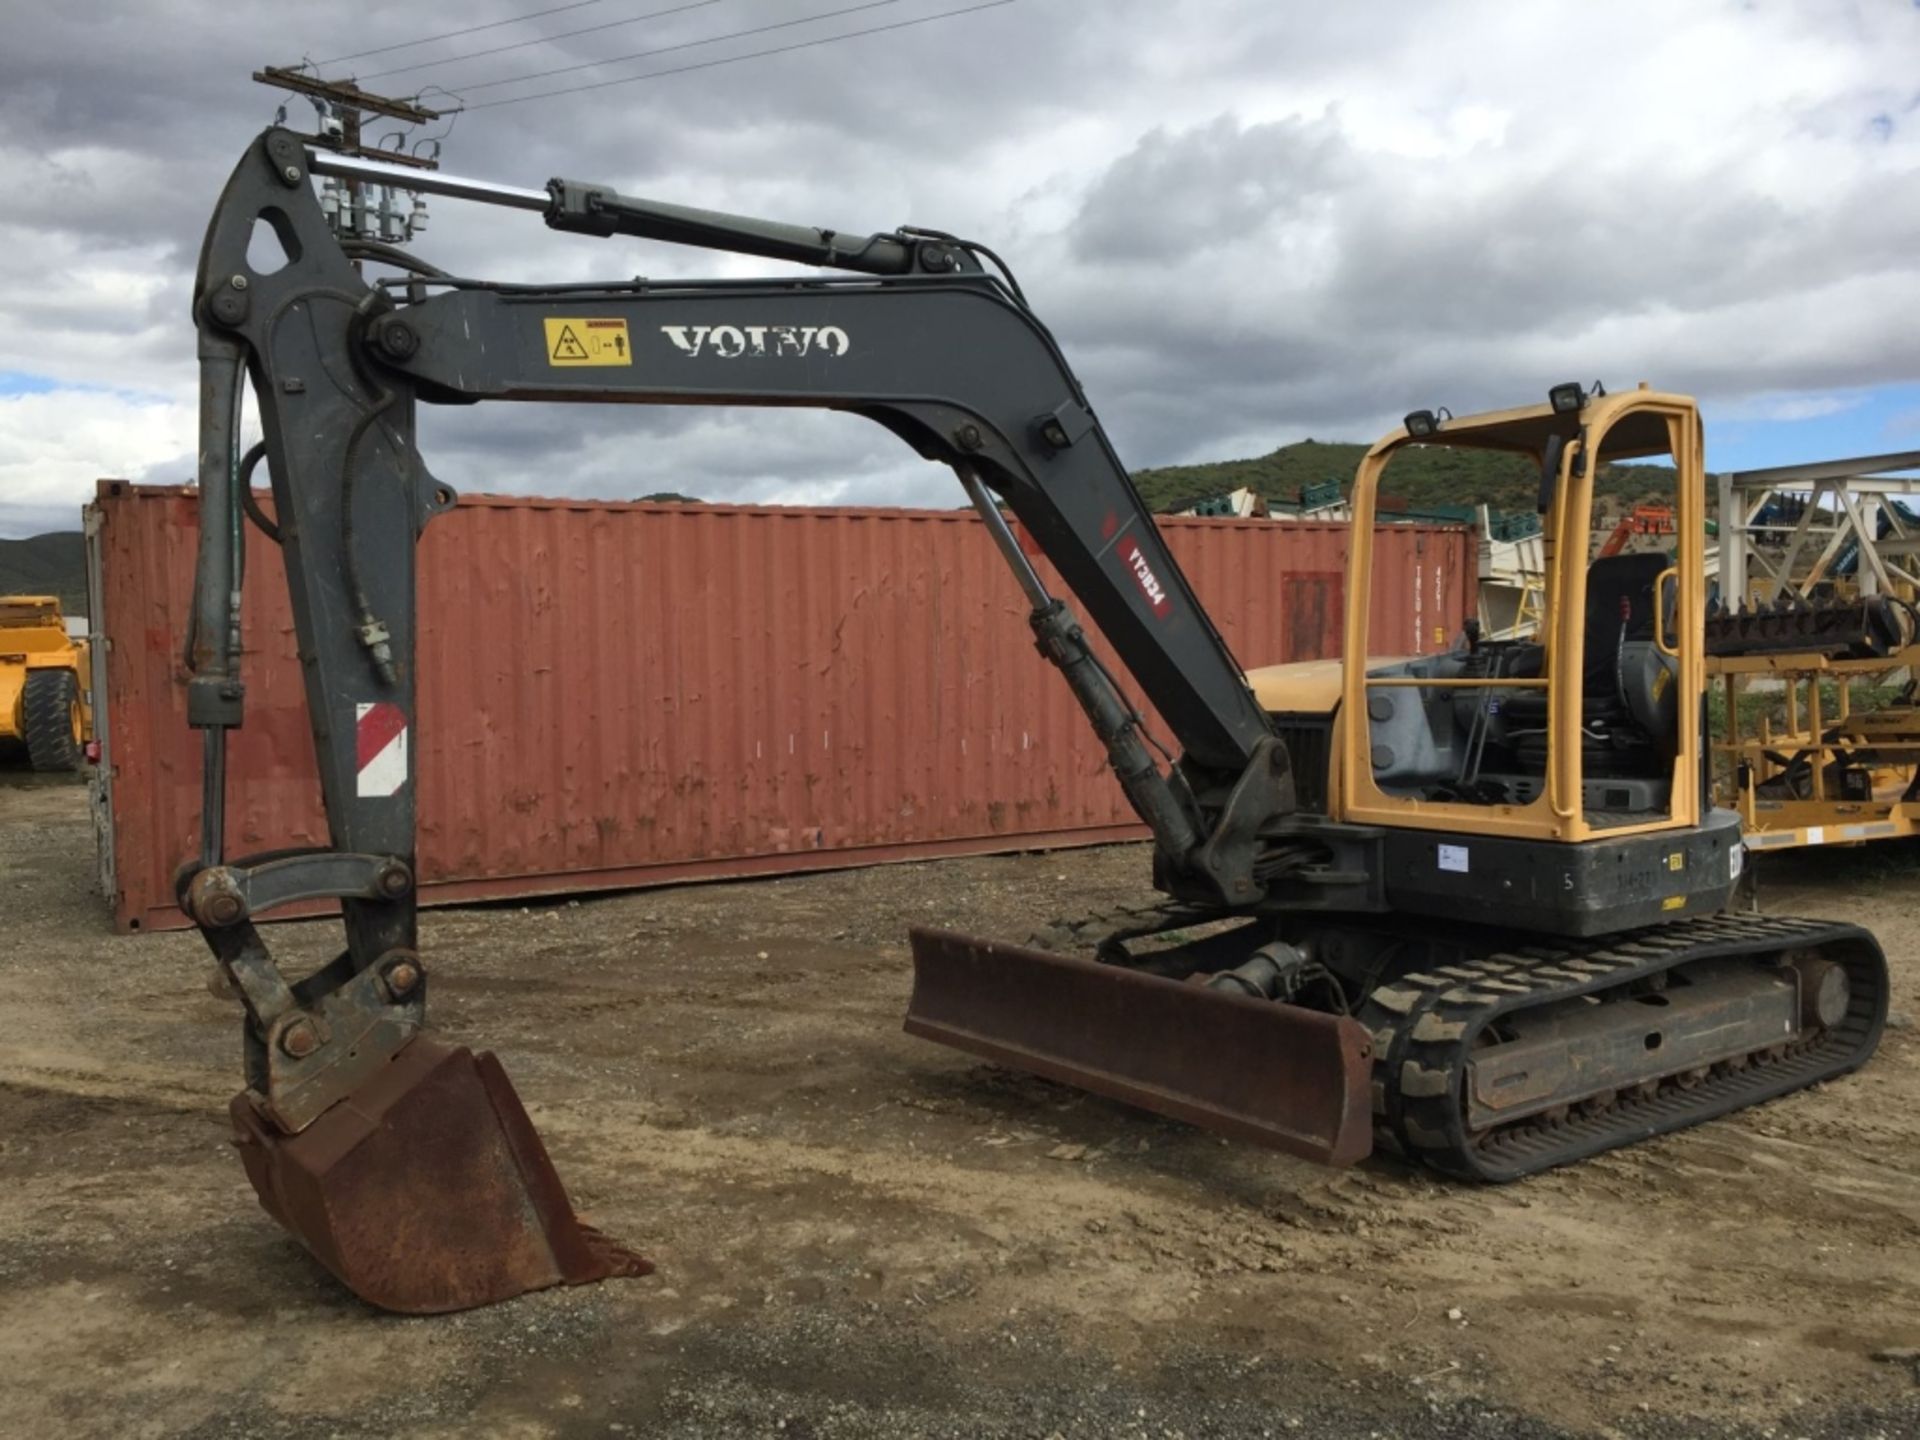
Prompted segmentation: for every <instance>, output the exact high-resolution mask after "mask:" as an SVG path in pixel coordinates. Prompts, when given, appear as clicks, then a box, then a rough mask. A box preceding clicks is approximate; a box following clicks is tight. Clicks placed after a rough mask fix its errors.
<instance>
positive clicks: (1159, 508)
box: [1133, 440, 1672, 513]
mask: <svg viewBox="0 0 1920 1440" xmlns="http://www.w3.org/2000/svg"><path fill="white" fill-rule="evenodd" d="M1366 453H1367V447H1366V446H1365V445H1356V444H1349V443H1344V442H1338V441H1326V440H1300V441H1296V442H1295V443H1294V444H1292V445H1282V446H1281V447H1280V448H1279V449H1278V450H1275V451H1274V452H1273V453H1272V454H1270V455H1262V456H1260V457H1258V458H1257V459H1251V460H1216V461H1212V462H1210V463H1208V464H1204V465H1167V466H1163V467H1161V468H1159V469H1155V470H1136V471H1134V473H1133V483H1134V485H1135V486H1136V487H1137V488H1138V489H1139V491H1140V495H1141V498H1142V499H1144V500H1145V501H1146V502H1147V506H1148V508H1149V509H1151V510H1154V511H1156V512H1159V513H1165V512H1167V511H1169V510H1180V509H1184V508H1185V507H1186V506H1188V505H1190V504H1192V503H1193V502H1194V501H1195V500H1199V499H1203V498H1205V497H1207V496H1209V495H1219V494H1222V493H1224V492H1226V491H1228V490H1238V489H1240V488H1241V487H1242V486H1245V487H1247V488H1248V489H1251V490H1255V491H1258V492H1259V493H1260V494H1261V495H1264V496H1265V497H1266V498H1267V499H1268V500H1270V501H1285V502H1291V501H1293V500H1294V499H1295V498H1296V497H1297V496H1298V495H1299V492H1300V491H1301V490H1302V489H1303V488H1304V487H1306V486H1308V485H1317V484H1320V483H1321V482H1322V481H1325V480H1338V481H1339V482H1340V488H1341V490H1342V491H1346V490H1348V489H1350V488H1352V484H1353V472H1354V471H1355V470H1356V469H1358V468H1359V465H1360V460H1361V457H1362V456H1364V455H1365V454H1366ZM1539 489H1540V470H1539V466H1538V465H1536V464H1535V463H1534V462H1533V461H1532V460H1529V459H1526V458H1524V457H1522V456H1518V455H1504V454H1501V453H1499V452H1497V451H1492V450H1456V449H1450V448H1448V447H1447V446H1444V445H1416V446H1414V447H1412V448H1411V449H1408V450H1405V451H1403V452H1401V454H1399V455H1398V456H1396V457H1395V458H1394V460H1393V463H1392V464H1391V465H1389V466H1388V467H1387V472H1386V476H1385V490H1386V493H1387V494H1389V495H1391V496H1393V497H1394V498H1395V499H1397V500H1402V501H1405V502H1406V504H1407V505H1408V506H1410V507H1412V508H1414V509H1416V510H1417V509H1425V508H1426V507H1428V506H1434V505H1478V504H1482V503H1484V504H1488V505H1491V506H1492V507H1493V508H1494V509H1495V510H1497V511H1531V510H1532V509H1533V508H1534V505H1535V503H1536V501H1537V499H1538V496H1539ZM1595 491H1596V494H1598V495H1600V496H1613V497H1615V498H1617V499H1619V500H1621V501H1623V502H1625V503H1628V504H1631V503H1632V502H1633V501H1636V500H1642V499H1648V498H1656V499H1657V498H1660V497H1662V496H1664V495H1669V494H1671V493H1672V482H1671V480H1670V479H1668V478H1666V472H1665V471H1663V470H1661V469H1660V468H1659V467H1656V466H1651V465H1603V466H1601V467H1600V475H1599V478H1598V481H1597V483H1596V486H1595Z"/></svg>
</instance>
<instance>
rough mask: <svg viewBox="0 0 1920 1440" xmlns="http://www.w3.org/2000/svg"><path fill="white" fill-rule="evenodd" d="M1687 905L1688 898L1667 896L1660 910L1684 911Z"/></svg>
mask: <svg viewBox="0 0 1920 1440" xmlns="http://www.w3.org/2000/svg"><path fill="white" fill-rule="evenodd" d="M1686 904H1687V897H1686V896H1684V895H1669V896H1667V898H1666V899H1664V900H1662V901H1661V902H1660V908H1661V909H1662V910H1683V909H1685V908H1686Z"/></svg>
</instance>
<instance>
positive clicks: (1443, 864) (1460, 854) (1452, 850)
mask: <svg viewBox="0 0 1920 1440" xmlns="http://www.w3.org/2000/svg"><path fill="white" fill-rule="evenodd" d="M1440 868H1441V869H1442V870H1452V871H1453V872H1455V873H1456V874H1459V875H1464V874H1466V873H1467V847H1466V846H1464V845H1442V846H1441V847H1440Z"/></svg>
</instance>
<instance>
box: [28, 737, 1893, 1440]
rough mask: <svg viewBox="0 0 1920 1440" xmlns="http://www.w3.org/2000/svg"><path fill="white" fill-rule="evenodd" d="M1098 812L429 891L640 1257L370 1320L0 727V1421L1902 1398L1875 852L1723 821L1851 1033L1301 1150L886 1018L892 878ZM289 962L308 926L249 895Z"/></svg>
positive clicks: (91, 1427)
mask: <svg viewBox="0 0 1920 1440" xmlns="http://www.w3.org/2000/svg"><path fill="white" fill-rule="evenodd" d="M1144 866H1145V857H1144V854H1143V853H1142V852H1141V851H1140V850H1139V849H1138V848H1136V847H1124V846H1123V847H1111V848H1108V849H1102V850H1090V851H1081V852H1073V853H1056V854H1052V855H1029V856H1010V857H999V858H992V859H978V860H961V861H948V862H942V863H938V864H926V865H911V866H894V867H885V868H880V869H873V870H866V871H851V872H844V873H840V874H831V875H818V876H811V877H805V878H799V879H792V880H781V881H761V882H756V883H749V884H728V885H708V886H691V887H684V888H680V889H675V890H665V891H652V892H641V893H634V894H628V895H622V896H613V897H607V898H604V899H597V900H589V901H585V902H580V903H562V904H559V905H555V906H544V905H534V906H529V907H520V906H517V905H515V906H500V907H491V908H474V909H467V910H461V911H445V912H435V913H432V914H430V915H428V916H427V917H426V920H425V923H424V926H423V929H424V936H423V944H424V949H425V953H426V955H427V957H428V963H429V964H430V965H431V966H432V967H433V970H434V977H435V979H434V984H435V992H434V1018H435V1021H436V1024H437V1025H438V1026H439V1027H441V1028H442V1029H443V1030H445V1031H446V1032H448V1033H449V1034H451V1035H453V1036H457V1037H458V1038H460V1039H463V1040H473V1041H475V1042H478V1043H484V1044H486V1045H488V1046H490V1047H492V1048H494V1049H496V1050H497V1051H498V1052H499V1053H500V1054H501V1056H502V1058H503V1060H504V1061H505V1063H506V1065H507V1068H508V1070H509V1072H510V1073H511V1074H512V1076H513V1077H514V1080H515V1082H516V1084H517V1085H518V1087H519V1089H520V1092H521V1094H522V1096H523V1097H524V1098H525V1099H526V1101H527V1103H528V1106H529V1109H530V1111H531V1112H532V1113H533V1115H534V1117H535V1120H536V1121H537V1123H538V1124H539V1125H540V1127H541V1130H542V1132H543V1134H544V1135H545V1136H546V1138H547V1141H548V1144H549V1147H550V1148H551V1150H552V1151H553V1154H554V1158H555V1161H556V1164H557V1165H558V1166H559V1169H560V1171H561V1173H562V1175H563V1176H564V1177H565V1178H566V1180H567V1183H568V1185H569V1187H570V1188H571V1190H572V1191H573V1193H574V1196H575V1199H576V1202H577V1203H578V1204H579V1206H580V1208H581V1209H582V1210H583V1211H586V1212H588V1213H589V1214H590V1215H591V1216H592V1218H593V1219H594V1221H595V1222H596V1223H598V1224H600V1225H601V1226H602V1227H603V1228H605V1229H607V1230H609V1231H610V1232H612V1233H615V1234H618V1235H620V1236H622V1237H623V1238H627V1239H630V1240H631V1241H633V1242H634V1243H636V1244H637V1245H638V1246H640V1247H641V1248H643V1249H645V1250H646V1251H647V1253H649V1254H650V1255H652V1256H653V1257H654V1258H655V1259H656V1260H657V1261H658V1262H659V1266H660V1269H659V1273H658V1274H657V1275H655V1276H653V1277H651V1278H649V1279H646V1280H639V1281H625V1282H617V1283H611V1284H605V1285H600V1286H595V1287H588V1288H585V1289H581V1290H574V1291H565V1292H547V1293H544V1294H540V1295H533V1296H527V1297H524V1298H522V1299H520V1300H517V1301H514V1302H511V1303H509V1304H505V1305H500V1306H496V1307H493V1308H491V1309H488V1310H484V1311H478V1312H473V1313H469V1314H465V1315H458V1316H450V1317H442V1318H438V1319H430V1320H418V1319H399V1318H396V1317H392V1316H386V1315H382V1314H379V1313H376V1312H373V1311H371V1310H369V1309H367V1308H366V1307H364V1306H362V1305H361V1304H360V1303H359V1302H358V1301H356V1300H354V1299H353V1298H352V1297H351V1296H349V1295H347V1294H346V1293H344V1292H343V1291H342V1290H341V1289H340V1288H339V1287H338V1286H337V1285H336V1284H335V1283H334V1282H333V1281H332V1280H331V1278H330V1277H328V1276H327V1275H326V1274H325V1272H324V1271H321V1270H320V1269H319V1268H318V1267H317V1266H315V1265H314V1264H313V1263H312V1262H311V1261H310V1260H308V1259H307V1258H306V1256H305V1255H304V1253H303V1252H302V1251H300V1250H299V1248H298V1247H297V1246H296V1245H294V1244H293V1243H292V1242H291V1241H290V1240H289V1239H288V1238H287V1237H286V1236H285V1235H283V1234H282V1233H281V1232H280V1231H279V1230H277V1229H276V1228H275V1227H274V1226H273V1225H272V1224H271V1222H269V1221H268V1220H267V1218H266V1217H265V1216H264V1215H263V1214H262V1213H261V1212H260V1210H259V1209H258V1208H257V1206H256V1205H255V1204H254V1201H253V1198H252V1193H251V1191H250V1190H249V1189H248V1188H247V1186H246V1183H245V1180H244V1178H243V1177H242V1175H241V1173H240V1169H239V1166H238V1164H237V1163H236V1162H235V1160H234V1159H233V1157H232V1153H231V1149H230V1147H229V1145H228V1143H227V1139H226V1127H225V1120H224V1115H223V1111H224V1106H225V1101H226V1099H227V1097H228V1096H229V1095H230V1094H231V1093H232V1090H233V1089H234V1088H236V1086H237V1081H238V1073H239V1072H238V1046H237V1034H236V1031H237V1022H238V1017H237V1012H236V1011H235V1010H234V1008H233V1007H232V1006H231V1004H230V1003H229V1002H224V1001H221V1000H217V999H215V998H214V997H213V996H212V995H210V994H209V993H208V991H207V989H206V988H205V986H204V984H203V980H204V976H205V972H206V969H207V962H206V960H205V956H204V952H203V951H202V950H201V949H200V947H199V943H198V941H197V940H196V939H194V938H193V937H190V936H186V935H152V936H141V937H135V938H123V937H116V936H113V935H112V934H111V933H110V929H109V926H108V920H107V913H106V908H105V905H104V902H103V901H102V899H101V897H100V896H99V895H98V894H96V893H94V891H93V888H92V886H93V880H92V853H91V837H90V834H89V831H88V826H87V819H86V808H85V793H84V791H83V790H82V789H80V788H79V787H77V786H74V785H68V784H49V783H46V782H44V781H40V780H36V779H34V778H32V777H26V776H21V775H18V774H10V773H0V896H4V898H5V901H6V904H7V913H8V915H9V917H10V919H9V925H8V931H9V938H8V941H7V943H6V944H5V945H4V947H0V1376H4V1377H5V1380H4V1382H0V1434H6V1435H14V1434H18V1435H46V1434H54V1433H59V1434H63V1435H112V1436H116V1437H120V1436H175V1435H190V1436H241V1435H244V1436H256V1435H261V1436H272V1435H289V1436H290V1435H295V1434H298V1435H300V1436H303V1437H311V1436H315V1435H328V1436H332V1435H343V1436H358V1435H394V1434H409V1435H446V1436H453V1435H472V1434H483V1433H484V1434H497V1435H508V1436H528V1437H535V1436H569V1437H570V1436H589V1435H591V1436H598V1437H605V1436H619V1435H632V1436H642V1435H644V1436H674V1437H677V1436H688V1437H691V1436H753V1435H764V1436H769V1437H779V1436H786V1437H807V1440H812V1437H822V1440H825V1437H860V1436H886V1437H894V1436H911V1435H924V1436H999V1435H1006V1436H1032V1437H1047V1436H1052V1435H1059V1436H1063V1437H1082V1436H1085V1437H1105V1436H1136V1435H1137V1436H1155V1437H1171V1436H1186V1437H1199V1436H1214V1435H1219V1436H1240V1435H1275V1436H1284V1435H1289V1434H1300V1435H1305V1436H1315V1437H1349V1436H1351V1437H1381V1440H1389V1437H1482V1436H1485V1437H1563V1436H1583V1437H1584V1436H1594V1435H1608V1436H1622V1437H1649V1440H1651V1437H1681V1436H1684V1437H1690V1440H1691V1437H1703V1440H1706V1437H1741V1440H1745V1437H1754V1440H1759V1437H1768V1440H1791V1437H1795V1436H1804V1437H1808V1440H1818V1437H1841V1436H1844V1437H1849V1440H1856V1437H1872V1436H1875V1435H1879V1436H1884V1437H1889V1440H1891V1437H1896V1436H1897V1437H1908V1436H1920V1373H1917V1372H1916V1369H1915V1366H1914V1364H1913V1363H1912V1362H1911V1361H1903V1360H1876V1359H1875V1358H1874V1356H1875V1354H1876V1353H1880V1352H1887V1351H1895V1352H1898V1351H1901V1350H1904V1349H1907V1348H1910V1347H1916V1346H1920V1246H1917V1245H1916V1240H1920V1143H1916V1142H1917V1141H1920V1043H1917V1042H1916V1037H1915V1033H1914V1031H1913V1029H1912V1024H1911V1019H1910V1017H1911V1015H1912V1014H1913V1012H1914V1011H1915V1009H1916V1008H1920V963H1917V962H1920V927H1917V926H1916V921H1915V916H1914V912H1913V909H1912V906H1911V903H1910V900H1909V899H1908V897H1909V896H1910V895H1911V893H1912V890H1913V884H1914V878H1915V875H1916V874H1917V873H1920V869H1917V868H1916V866H1915V864H1914V857H1913V855H1912V853H1911V852H1909V851H1901V850H1893V851H1863V852H1853V853H1850V854H1847V853H1832V854H1824V855H1817V856H1809V857H1802V858H1797V859H1789V858H1775V859H1770V860H1769V862H1768V869H1767V872H1766V874H1765V877H1764V881H1765V883H1764V887H1763V900H1764V903H1765V906H1766V908H1768V909H1769V910H1775V911H1779V912H1782V913H1789V912H1799V913H1809V914H1816V915H1832V916H1836V917H1845V918H1848V919H1854V920H1859V921H1861V922H1862V923H1865V924H1867V925H1869V926H1871V927H1872V928H1874V929H1875V930H1876V931H1877V932H1878V933H1879V934H1880V936H1881V938H1882V941H1883V943H1885V945H1886V947H1887V949H1888V952H1889V955H1890V957H1891V958H1892V960H1893V963H1894V966H1895V971H1896V975H1897V980H1896V996H1895V1001H1894V1004H1895V1007H1896V1010H1897V1011H1898V1012H1900V1013H1899V1019H1900V1021H1901V1022H1903V1023H1901V1024H1900V1026H1899V1027H1898V1028H1896V1029H1894V1030H1893V1031H1891V1032H1890V1033H1889V1035H1888V1037H1887V1040H1886V1042H1885V1043H1884V1044H1883V1046H1882V1048H1881V1052H1880V1054H1879V1056H1878V1057H1877V1058H1876V1060H1875V1061H1874V1063H1873V1064H1872V1065H1870V1066H1869V1067H1867V1068H1866V1069H1865V1070H1863V1071H1862V1072H1861V1073H1859V1074H1858V1075H1856V1076H1852V1077H1848V1078H1846V1079H1843V1080H1840V1081H1837V1082H1834V1083H1831V1084H1828V1085H1825V1086H1822V1087H1819V1088H1818V1089H1817V1090H1815V1091H1812V1092H1808V1093H1805V1094H1802V1095H1798V1096H1793V1097H1789V1098H1788V1099H1786V1100H1783V1101H1780V1102H1776V1103H1775V1104H1772V1105H1769V1106H1765V1107H1763V1108H1761V1109H1758V1110H1755V1111H1750V1112H1746V1113H1744V1114H1742V1115H1738V1116H1735V1117H1732V1118H1730V1119H1728V1120H1725V1121H1721V1122H1716V1123H1713V1124H1710V1125H1706V1126H1703V1127H1700V1128H1699V1129H1697V1130H1694V1131H1691V1132H1688V1133H1687V1134H1684V1135H1679V1136H1673V1137H1669V1138H1667V1139H1664V1140H1660V1141H1657V1142H1654V1143H1652V1144H1649V1145H1646V1146H1643V1147H1640V1148H1638V1149H1635V1150H1632V1151H1628V1152H1622V1153H1616V1154H1613V1155H1609V1156H1606V1157H1602V1158H1601V1159H1599V1160H1597V1161H1594V1162H1591V1163H1589V1164H1587V1165H1583V1166H1579V1167H1576V1168H1574V1169H1571V1170H1567V1171H1562V1172H1556V1173H1554V1174H1550V1175H1547V1176H1542V1177H1539V1178H1537V1179H1535V1180H1533V1181H1529V1182H1526V1183H1524V1184H1522V1185H1518V1186H1510V1187H1506V1188H1503V1189H1499V1190H1486V1189H1463V1188H1457V1187H1453V1186H1449V1185H1445V1184H1441V1183H1439V1182H1437V1181H1434V1180H1431V1179H1429V1178H1427V1177H1425V1176H1423V1175H1421V1174H1418V1173H1412V1172H1409V1171H1406V1170H1402V1169H1398V1168H1395V1167H1393V1166H1390V1165H1386V1164H1378V1163H1372V1162H1370V1163H1369V1164H1367V1165H1364V1166H1362V1167H1360V1168H1358V1169H1356V1170H1353V1171H1348V1172H1339V1173H1336V1172H1329V1171H1324V1170H1319V1169H1316V1168H1314V1167H1311V1166H1308V1165H1304V1164H1301V1163H1298V1162H1295V1161H1292V1160H1289V1159H1287V1158H1285V1157H1280V1156H1275V1155H1272V1154H1269V1153H1266V1152H1261V1151H1257V1150H1253V1149H1251V1148H1248V1147H1245V1146H1239V1145H1228V1144H1224V1143H1222V1142H1220V1141H1219V1140H1217V1139H1215V1138H1213V1137H1210V1136H1206V1135H1203V1134H1200V1133H1198V1132H1195V1131H1193V1130H1190V1129H1187V1128H1185V1127H1182V1126H1179V1125H1175V1124H1172V1123H1169V1122H1164V1121H1161V1120H1158V1119H1155V1118H1153V1117H1149V1116H1144V1115H1141V1114H1139V1113H1137V1112H1134V1111H1130V1110H1127V1109H1125V1108H1123V1107H1120V1106H1117V1105H1111V1104H1107V1103H1105V1102H1103V1101H1099V1100H1096V1099H1092V1098H1089V1097H1085V1096H1081V1095H1078V1094H1076V1093H1074V1092H1070V1091H1066V1090H1062V1089H1059V1088H1056V1087H1053V1086H1049V1085H1045V1084H1042V1083H1040V1082H1036V1081H1032V1080H1028V1079H1024V1078H1021V1077H1017V1076H1012V1075H1009V1074H1007V1073H1005V1072H1003V1071H999V1070H995V1069H993V1068H991V1067H987V1066H982V1065H978V1064H975V1063H973V1062H971V1061H970V1060H968V1059H967V1058H966V1057H963V1056H959V1055H954V1054H951V1053H949V1052H946V1051H943V1050H940V1049H937V1048H935V1047H930V1046H926V1045H924V1044H922V1043H920V1042H917V1041H914V1040H911V1039H909V1038H907V1037H905V1036H903V1035H901V1034H900V1031H899V1021H900V1015H901V1012H902V1009H903V1007H904V1003H905V998H906V991H907V979H908V976H907V965H906V952H905V943H904V931H905V927H906V926H907V925H908V924H909V923H922V922H931V923H937V924H948V925H953V926H955V927H956V928H963V929H972V930H979V931H984V932H987V933H993V934H1003V935H1014V936H1018V935H1022V934H1024V933H1025V932H1026V930H1028V929H1031V928H1033V925H1034V923H1035V922H1036V921H1038V920H1044V919H1047V918H1051V917H1052V916H1055V915H1059V914H1062V913H1068V912H1074V911H1078V910H1081V909H1085V908H1092V907H1095V906H1101V905H1106V904H1111V903H1114V902H1116V901H1118V900H1122V899H1127V898H1131V897H1133V896H1135V895H1136V894H1137V893H1138V890H1139V887H1140V885H1141V882H1142V879H1143V871H1144ZM271 939H272V941H273V943H274V944H275V945H276V947H277V949H278V951H279V953H281V954H282V955H283V956H286V957H289V958H291V959H295V960H315V961H317V960H319V959H321V958H324V956H325V955H326V954H327V953H328V952H329V948H330V947H331V945H332V944H333V943H334V932H333V928H332V927H331V926H329V925H326V924H324V923H320V922H312V923H302V924H290V925H281V926H275V927H273V928H272V931H271Z"/></svg>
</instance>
